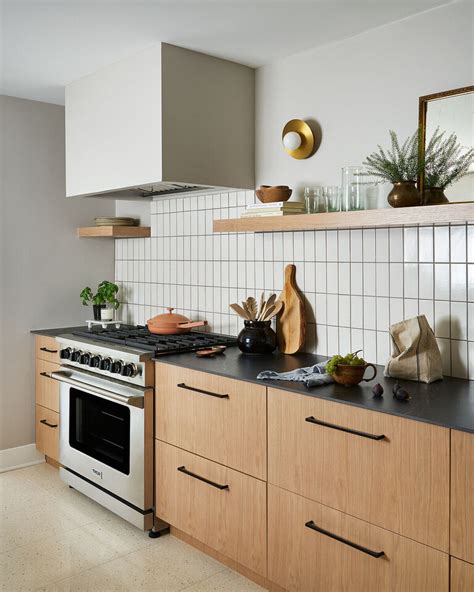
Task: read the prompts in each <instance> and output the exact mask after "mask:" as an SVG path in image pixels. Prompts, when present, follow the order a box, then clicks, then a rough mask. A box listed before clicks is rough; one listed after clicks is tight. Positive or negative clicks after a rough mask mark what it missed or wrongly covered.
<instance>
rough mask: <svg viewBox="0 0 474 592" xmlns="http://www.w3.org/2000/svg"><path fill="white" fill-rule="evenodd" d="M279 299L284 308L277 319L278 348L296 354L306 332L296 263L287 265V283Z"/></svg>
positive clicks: (283, 351) (285, 352) (286, 352)
mask: <svg viewBox="0 0 474 592" xmlns="http://www.w3.org/2000/svg"><path fill="white" fill-rule="evenodd" d="M279 299H280V300H281V301H282V302H283V304H284V308H283V312H282V313H281V314H280V316H279V317H278V319H277V340H278V348H279V349H280V351H281V352H282V353H284V354H294V353H296V352H297V351H299V350H300V349H301V348H302V347H303V344H304V339H305V333H306V320H305V315H304V300H303V297H302V296H301V294H300V292H299V291H298V287H297V285H296V266H295V265H292V264H290V265H287V266H286V267H285V283H284V285H283V290H282V293H281V294H280V298H279Z"/></svg>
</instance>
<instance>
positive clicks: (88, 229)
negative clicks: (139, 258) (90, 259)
mask: <svg viewBox="0 0 474 592" xmlns="http://www.w3.org/2000/svg"><path fill="white" fill-rule="evenodd" d="M150 234H151V229H150V227H149V226H84V227H83V228H78V229H77V236H79V237H81V238H147V237H149V236H150Z"/></svg>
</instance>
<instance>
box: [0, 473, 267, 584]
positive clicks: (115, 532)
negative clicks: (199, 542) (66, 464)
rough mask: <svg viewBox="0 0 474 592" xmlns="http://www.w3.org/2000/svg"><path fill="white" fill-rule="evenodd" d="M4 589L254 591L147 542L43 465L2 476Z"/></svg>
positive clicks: (177, 548) (208, 564) (177, 549)
mask: <svg viewBox="0 0 474 592" xmlns="http://www.w3.org/2000/svg"><path fill="white" fill-rule="evenodd" d="M0 590H2V591H4V592H15V591H19V590H22V591H33V590H34V591H47V592H53V591H54V592H73V591H74V592H85V591H88V592H89V591H90V592H92V591H94V592H106V591H107V592H115V591H117V592H124V591H133V592H139V591H141V590H147V591H148V590H150V591H151V590H153V591H157V592H158V591H160V592H161V591H167V592H174V591H178V590H186V591H188V592H221V591H222V592H257V591H262V590H263V588H261V587H260V586H257V585H256V584H254V583H253V582H251V581H250V580H247V579H246V578H244V577H242V576H241V575H239V574H237V573H236V572H234V571H232V570H230V569H228V568H227V567H225V566H224V565H222V564H221V563H219V562H217V561H215V560H214V559H212V558H210V557H208V556H207V555H205V554H204V553H201V552H200V551H198V550H197V549H195V548H194V547H191V546H189V545H187V544H186V543H183V542H182V541H180V540H179V539H177V538H175V537H173V536H171V535H166V536H163V537H160V538H158V539H150V538H149V537H148V535H147V533H144V532H141V531H140V530H138V529H136V528H135V527H134V526H132V525H130V524H128V523H127V522H125V521H124V520H122V519H121V518H119V517H117V516H116V515H115V514H112V513H111V512H109V511H108V510H106V509H105V508H103V507H102V506H99V505H98V504H96V503H95V502H93V501H92V500H90V499H88V498H87V497H85V496H83V495H82V494H80V493H78V492H77V491H75V490H73V489H70V488H69V487H68V486H67V485H65V484H64V483H63V482H62V481H61V480H60V479H59V476H58V472H57V470H56V469H54V468H53V467H51V466H49V465H47V464H46V463H43V464H39V465H35V466H32V467H27V468H24V469H19V470H16V471H10V472H7V473H2V474H0Z"/></svg>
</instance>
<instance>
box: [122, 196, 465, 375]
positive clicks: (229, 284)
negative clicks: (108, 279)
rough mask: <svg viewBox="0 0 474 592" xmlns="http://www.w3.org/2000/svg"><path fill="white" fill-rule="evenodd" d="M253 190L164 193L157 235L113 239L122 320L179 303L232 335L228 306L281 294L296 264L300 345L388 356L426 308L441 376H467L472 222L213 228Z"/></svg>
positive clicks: (157, 208)
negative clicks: (395, 335)
mask: <svg viewBox="0 0 474 592" xmlns="http://www.w3.org/2000/svg"><path fill="white" fill-rule="evenodd" d="M254 200H255V198H254V194H253V192H252V191H248V192H244V191H239V192H237V191H235V192H230V193H214V194H209V195H186V196H183V197H178V198H177V197H171V198H168V199H166V198H160V199H159V200H157V201H154V202H152V203H151V226H152V236H151V238H148V239H123V240H117V241H116V242H115V245H116V248H115V256H116V264H115V270H116V271H115V274H116V281H117V282H118V283H119V285H120V287H121V295H122V296H121V297H122V301H123V303H124V305H123V310H122V318H123V319H124V320H126V321H128V322H130V323H139V324H144V323H145V322H146V320H147V319H148V318H150V317H151V316H154V315H156V314H159V313H161V312H164V311H165V310H166V307H168V306H174V307H175V308H176V309H177V310H178V312H181V313H183V314H185V315H186V316H188V317H190V318H192V319H200V318H206V319H207V320H208V322H209V325H210V329H211V330H212V331H217V332H221V333H226V334H234V335H236V334H237V333H238V332H239V330H240V327H241V320H240V319H239V318H238V317H236V316H235V315H234V314H231V313H230V309H229V303H230V302H236V301H239V300H242V299H243V298H245V297H246V296H247V295H251V294H254V295H256V296H259V294H260V292H261V291H262V290H265V291H266V292H267V293H268V292H270V291H275V292H279V290H280V289H281V287H282V283H283V270H284V267H285V265H286V264H288V263H295V264H296V267H297V281H298V284H299V286H300V289H301V290H302V291H303V292H304V295H305V297H306V308H307V322H308V327H307V334H308V339H307V343H306V350H307V351H313V352H316V353H319V354H323V355H332V354H334V353H337V352H342V353H346V352H347V351H353V350H356V349H363V351H364V356H365V357H366V358H367V359H368V360H370V361H375V362H377V363H379V364H384V363H385V362H386V360H387V358H388V356H389V355H390V351H391V343H390V335H389V325H390V324H391V323H394V322H398V321H400V320H402V319H404V318H409V317H411V316H414V315H417V314H425V315H426V317H427V318H428V321H429V322H430V324H431V326H432V327H433V330H434V331H435V335H436V337H437V339H438V343H439V346H440V350H441V353H442V358H443V369H444V372H445V374H448V375H449V374H451V375H453V376H458V377H461V378H466V377H469V378H471V379H474V225H458V226H452V227H449V226H437V227H434V228H433V227H432V226H426V227H422V228H390V229H388V228H380V229H379V228H378V229H376V230H373V229H364V230H339V231H338V230H330V231H327V232H326V231H306V232H284V233H282V232H275V233H265V234H262V233H260V234H251V233H248V234H243V233H242V234H222V235H220V234H213V233H212V221H213V219H214V218H233V217H237V216H239V214H240V213H241V211H242V210H243V209H244V208H245V205H246V204H248V203H253V202H254Z"/></svg>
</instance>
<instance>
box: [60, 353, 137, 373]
mask: <svg viewBox="0 0 474 592" xmlns="http://www.w3.org/2000/svg"><path fill="white" fill-rule="evenodd" d="M59 356H60V358H61V360H67V361H69V362H76V364H77V365H78V366H85V367H86V368H97V369H99V370H104V371H105V372H110V373H111V374H118V375H120V376H127V377H130V378H134V377H135V376H137V374H138V373H139V368H138V367H137V365H136V364H134V363H133V362H126V361H125V360H120V359H116V358H112V357H110V356H101V355H100V354H94V353H91V352H88V351H83V350H81V349H74V348H72V347H65V348H64V349H61V350H60V352H59Z"/></svg>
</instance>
